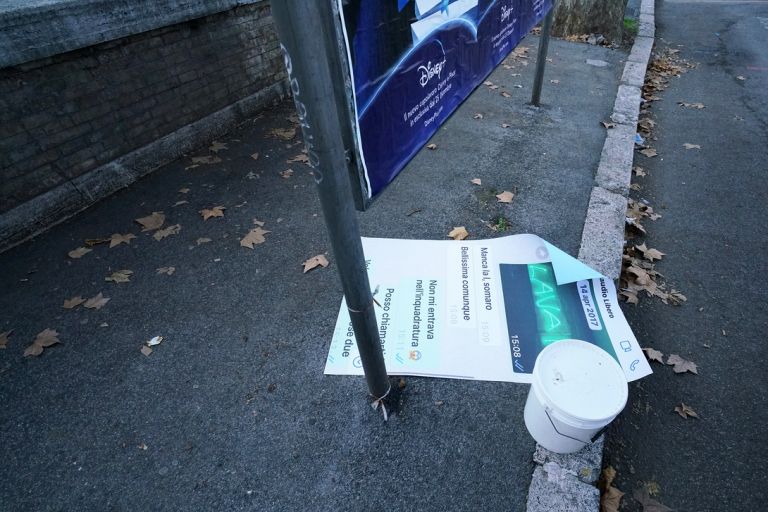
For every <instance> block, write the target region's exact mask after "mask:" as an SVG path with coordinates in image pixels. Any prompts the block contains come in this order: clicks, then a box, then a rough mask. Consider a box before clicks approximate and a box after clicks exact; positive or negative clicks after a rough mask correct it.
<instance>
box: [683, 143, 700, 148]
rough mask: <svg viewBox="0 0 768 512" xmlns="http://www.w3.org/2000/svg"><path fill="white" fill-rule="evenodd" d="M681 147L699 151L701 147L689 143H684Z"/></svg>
mask: <svg viewBox="0 0 768 512" xmlns="http://www.w3.org/2000/svg"><path fill="white" fill-rule="evenodd" d="M683 147H684V148H685V149H701V146H699V145H698V144H691V143H690V142H686V143H685V144H683Z"/></svg>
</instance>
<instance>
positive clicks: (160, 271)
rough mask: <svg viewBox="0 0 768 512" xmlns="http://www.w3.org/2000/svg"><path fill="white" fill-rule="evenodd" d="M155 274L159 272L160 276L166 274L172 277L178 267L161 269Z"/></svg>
mask: <svg viewBox="0 0 768 512" xmlns="http://www.w3.org/2000/svg"><path fill="white" fill-rule="evenodd" d="M155 272H157V273H158V274H166V275H169V276H170V275H171V274H173V273H174V272H176V267H160V268H157V269H155Z"/></svg>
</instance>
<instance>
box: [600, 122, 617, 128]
mask: <svg viewBox="0 0 768 512" xmlns="http://www.w3.org/2000/svg"><path fill="white" fill-rule="evenodd" d="M600 124H601V125H603V128H605V129H611V128H615V127H616V124H614V123H610V122H606V121H600Z"/></svg>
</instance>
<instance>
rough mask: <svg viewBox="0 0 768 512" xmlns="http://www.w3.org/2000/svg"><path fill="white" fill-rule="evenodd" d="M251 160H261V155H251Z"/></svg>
mask: <svg viewBox="0 0 768 512" xmlns="http://www.w3.org/2000/svg"><path fill="white" fill-rule="evenodd" d="M251 158H253V159H254V160H258V159H259V154H258V153H251Z"/></svg>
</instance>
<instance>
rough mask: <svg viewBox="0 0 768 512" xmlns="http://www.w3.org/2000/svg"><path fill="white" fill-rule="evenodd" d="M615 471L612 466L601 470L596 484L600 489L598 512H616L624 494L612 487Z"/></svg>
mask: <svg viewBox="0 0 768 512" xmlns="http://www.w3.org/2000/svg"><path fill="white" fill-rule="evenodd" d="M615 478H616V470H615V469H613V467H612V466H608V467H606V468H605V469H603V472H602V473H601V474H600V480H599V482H598V484H597V486H598V488H599V489H600V512H617V511H618V510H619V504H620V503H621V498H622V497H623V496H624V493H623V492H621V491H620V490H618V489H617V488H616V487H613V485H612V484H613V480H614V479H615Z"/></svg>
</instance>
